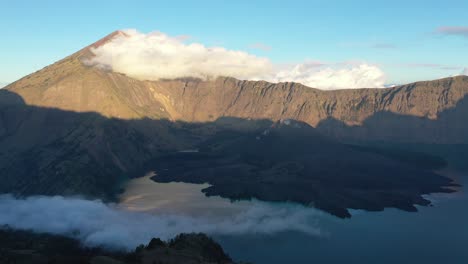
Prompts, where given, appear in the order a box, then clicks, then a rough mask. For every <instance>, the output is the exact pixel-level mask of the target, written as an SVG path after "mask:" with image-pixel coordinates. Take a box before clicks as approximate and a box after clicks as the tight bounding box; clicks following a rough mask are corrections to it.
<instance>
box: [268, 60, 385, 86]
mask: <svg viewBox="0 0 468 264" xmlns="http://www.w3.org/2000/svg"><path fill="white" fill-rule="evenodd" d="M273 80H274V81H276V82H287V81H292V82H298V83H302V84H305V85H307V86H310V87H318V88H322V89H326V90H333V89H343V88H348V89H353V88H376V87H377V88H382V87H384V84H385V80H386V78H385V74H384V72H383V71H382V70H381V69H380V68H378V67H377V66H373V65H369V64H358V65H346V64H345V65H342V64H336V65H323V66H322V65H317V64H315V63H312V64H310V63H303V64H298V65H295V66H293V67H292V68H290V69H285V70H280V71H279V72H278V73H277V74H276V75H275V77H274V78H273Z"/></svg>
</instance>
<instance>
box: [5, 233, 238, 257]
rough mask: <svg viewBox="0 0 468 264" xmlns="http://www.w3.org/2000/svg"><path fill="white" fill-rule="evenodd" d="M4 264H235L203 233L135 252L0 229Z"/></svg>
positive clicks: (152, 244)
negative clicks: (92, 246) (87, 245)
mask: <svg viewBox="0 0 468 264" xmlns="http://www.w3.org/2000/svg"><path fill="white" fill-rule="evenodd" d="M0 263H2V264H18V263H25V264H26V263H27V264H43V263H57V264H62V263H63V264H74V263H76V264H78V263H79V264H83V263H89V264H152V263H160V264H190V263H194V264H195V263H200V264H215V263H216V264H234V262H233V261H232V260H231V258H230V257H229V256H228V255H227V254H226V253H225V252H224V250H223V249H222V248H221V246H220V245H219V244H218V243H216V242H215V241H213V240H212V239H211V238H209V237H208V236H206V235H204V234H180V235H178V236H177V237H175V238H174V239H171V240H170V241H167V242H166V241H162V240H160V239H158V238H153V239H152V240H151V241H150V243H149V244H148V245H141V246H139V247H138V248H136V250H135V251H133V252H128V253H125V252H118V251H113V250H109V249H103V248H89V247H84V246H83V245H81V244H80V242H79V241H77V240H74V239H72V238H68V237H63V236H58V235H48V234H35V233H32V232H29V231H18V230H11V229H8V228H5V227H2V228H1V229H0Z"/></svg>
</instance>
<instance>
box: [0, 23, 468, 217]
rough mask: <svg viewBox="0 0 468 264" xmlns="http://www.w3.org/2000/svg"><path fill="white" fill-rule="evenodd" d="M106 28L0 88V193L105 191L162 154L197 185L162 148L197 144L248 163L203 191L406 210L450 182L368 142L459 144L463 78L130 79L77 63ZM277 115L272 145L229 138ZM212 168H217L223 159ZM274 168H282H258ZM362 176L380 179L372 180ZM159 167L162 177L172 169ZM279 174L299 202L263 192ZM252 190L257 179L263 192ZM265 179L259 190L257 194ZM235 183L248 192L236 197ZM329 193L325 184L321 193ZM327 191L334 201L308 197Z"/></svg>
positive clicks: (464, 110)
mask: <svg viewBox="0 0 468 264" xmlns="http://www.w3.org/2000/svg"><path fill="white" fill-rule="evenodd" d="M118 34H119V32H115V33H112V34H110V35H109V36H107V37H105V38H103V39H102V40H99V41H98V42H96V43H94V44H92V45H90V46H88V47H86V48H84V49H82V50H80V51H78V52H77V53H75V54H72V55H70V56H69V57H66V58H65V59H63V60H61V61H58V62H56V63H54V64H52V65H50V66H47V67H45V68H44V69H42V70H39V71H37V72H35V73H32V74H30V75H28V76H26V77H24V78H22V79H20V80H18V81H16V82H14V83H12V84H10V85H8V86H7V87H5V88H4V89H2V90H0V181H1V184H0V192H16V193H19V194H82V195H89V196H92V197H100V198H104V199H109V200H112V199H115V195H116V193H118V191H119V188H120V186H121V184H122V183H123V182H125V180H126V179H128V177H133V176H141V175H143V174H144V172H145V171H146V170H151V169H155V168H158V167H160V166H161V164H166V165H167V166H173V165H174V164H179V165H181V166H182V167H186V168H188V169H190V170H191V172H192V173H189V174H191V177H192V178H184V179H183V180H185V181H191V182H198V181H199V179H200V177H201V176H200V175H198V174H197V173H195V168H193V167H191V166H192V165H193V164H192V165H190V164H187V163H183V164H181V162H183V161H184V160H183V159H182V160H181V159H179V158H178V156H177V155H176V158H177V162H176V163H173V162H170V163H169V162H167V158H168V157H169V156H171V155H173V153H178V151H181V150H186V149H194V148H200V147H203V146H210V148H209V149H208V150H205V151H209V153H208V152H203V153H202V154H204V155H207V156H205V157H207V158H206V159H203V161H204V162H205V163H203V166H201V167H203V168H207V167H210V165H209V164H211V163H210V162H220V160H219V159H213V155H218V156H219V155H225V154H226V153H228V154H226V156H224V158H225V157H231V158H232V159H231V160H230V162H231V165H232V164H235V165H236V166H241V167H242V168H244V169H246V170H247V171H242V170H240V171H239V173H241V174H238V175H232V177H231V178H229V179H226V178H225V179H224V182H222V183H221V182H219V181H218V182H217V183H218V184H219V185H218V186H222V188H223V190H222V191H221V189H216V191H214V192H213V194H223V195H224V196H226V197H231V198H233V197H235V198H247V197H259V198H261V199H265V200H295V201H298V202H302V203H307V204H311V205H315V206H317V207H319V208H322V209H324V210H327V211H329V212H331V213H334V214H336V215H339V216H342V217H345V216H349V215H348V213H347V211H346V208H367V209H372V210H380V209H382V208H383V207H388V206H392V207H399V208H402V209H407V210H414V207H413V206H412V205H413V204H427V201H425V200H424V199H422V198H421V196H420V195H421V194H424V193H429V192H433V191H447V189H445V188H444V187H448V186H451V185H452V183H451V181H450V180H448V179H446V178H443V177H441V176H439V175H437V174H435V173H433V172H431V170H432V169H435V168H436V167H439V165H440V166H442V165H441V164H444V162H443V161H441V160H439V159H437V158H435V157H429V156H427V155H420V154H415V153H410V154H408V153H406V152H403V151H402V152H399V153H397V154H395V152H394V151H393V152H392V151H389V150H388V149H385V150H383V149H381V148H374V147H369V144H370V143H372V142H384V143H388V144H406V143H411V144H415V143H418V144H468V123H467V122H465V121H466V116H467V114H468V99H467V97H466V95H467V94H468V77H467V76H457V77H452V78H445V79H440V80H435V81H429V82H418V83H412V84H408V85H402V86H396V87H393V88H384V89H353V90H335V91H322V90H318V89H313V88H310V87H306V86H304V85H301V84H298V83H276V84H275V83H268V82H265V81H244V80H237V79H234V78H230V77H219V78H216V79H214V80H200V79H193V78H183V79H176V80H159V81H141V80H136V79H133V78H130V77H127V76H125V75H123V74H119V73H115V72H112V71H110V70H108V69H103V68H100V67H93V66H87V65H85V64H84V63H83V61H85V60H87V59H89V58H91V57H92V56H93V53H92V51H91V49H90V48H91V47H97V46H99V45H103V44H104V43H106V42H107V41H109V40H111V39H112V38H113V37H114V36H116V35H118ZM285 120H292V121H293V122H295V124H301V125H300V126H301V128H299V130H301V132H294V133H292V134H291V136H290V137H289V136H288V137H283V136H280V137H277V138H276V139H275V140H274V141H273V142H272V145H271V146H273V147H272V148H268V147H267V146H263V145H262V146H260V145H259V146H258V149H256V150H255V151H254V152H249V151H247V148H245V149H239V148H238V146H249V144H254V143H256V142H257V141H256V140H255V138H256V137H257V136H259V133H260V134H261V133H262V132H263V131H267V129H271V128H272V127H273V128H274V127H276V128H277V124H278V122H280V123H281V122H284V121H285ZM274 131H276V130H275V129H274ZM280 131H283V130H280ZM288 133H289V132H288ZM223 135H230V136H223ZM252 137H253V139H252ZM291 138H292V139H294V138H296V139H298V140H299V141H291ZM215 140H217V141H216V142H215ZM301 140H303V141H301ZM232 142H242V144H241V143H239V144H240V145H232ZM300 142H303V143H304V144H301V143H300ZM216 144H219V146H218V147H216ZM275 144H277V145H275ZM288 144H292V145H294V146H295V147H294V148H292V149H288V151H286V152H285V153H290V154H291V155H288V157H285V159H287V158H288V159H289V160H288V162H290V163H291V164H294V166H292V167H291V166H289V165H288V164H283V165H284V166H283V165H281V166H279V167H275V165H278V164H279V163H278V162H280V161H277V160H276V159H277V158H279V157H282V156H281V155H280V154H281V152H283V151H285V149H284V148H287V147H288ZM349 144H353V146H350V145H349ZM354 144H359V145H362V144H364V145H365V147H363V146H359V147H358V146H354ZM234 146H235V147H234ZM250 146H252V145H250ZM275 146H276V148H275ZM295 150H298V151H300V153H301V154H300V155H299V154H297V152H295ZM252 151H253V150H252ZM272 151H274V152H273V153H274V154H271V153H272ZM295 153H296V154H297V155H296V154H295ZM370 153H371V154H370ZM267 154H271V155H267ZM249 155H250V156H249ZM239 157H241V158H240V159H239ZM246 157H252V159H253V161H252V162H253V163H252V162H251V164H248V163H249V162H250V161H249V160H248V159H247V160H246ZM262 157H265V158H262ZM309 159H314V162H319V161H320V163H313V162H311V164H316V165H317V166H321V167H320V170H318V169H317V168H312V167H308V168H307V169H306V170H305V171H304V168H305V167H304V164H307V162H309ZM262 160H263V161H262ZM225 161H226V160H223V161H222V162H225ZM415 161H420V162H415ZM429 161H431V162H429ZM232 162H234V163H232ZM262 162H264V163H262ZM223 164H224V165H223V166H224V169H226V167H225V166H227V165H229V164H228V163H223ZM239 164H241V165H239ZM246 164H247V165H249V166H250V167H245V166H244V165H246ZM265 164H269V165H268V166H270V167H268V166H267V165H265ZM333 164H340V165H339V166H335V165H333ZM434 164H435V165H434ZM223 166H221V167H223ZM265 166H266V167H265ZM215 167H216V166H215ZM228 167H229V166H228ZM273 168H275V169H278V170H282V171H283V172H284V173H279V174H278V173H273V174H271V173H267V172H266V171H268V170H270V169H273ZM288 168H289V169H288ZM370 168H371V169H370ZM389 168H391V169H390V170H389ZM389 171H390V172H392V174H391V175H389V173H388V172H389ZM221 172H222V170H221V171H220V173H221ZM242 173H243V174H242ZM262 173H263V174H262ZM161 174H162V173H161ZM195 174H197V175H198V176H197V175H195ZM246 175H248V176H249V177H257V178H256V179H255V180H252V182H254V183H255V185H252V184H250V185H249V186H248V188H247V187H246V185H245V183H246V178H245V177H246ZM261 175H263V176H261ZM272 175H276V176H275V177H276V178H275V180H271V179H272V178H271V177H272ZM325 175H328V176H327V177H325ZM344 175H348V177H347V178H346V179H344V178H343V177H344ZM373 175H379V176H378V177H380V178H378V179H379V181H380V182H383V183H382V185H379V184H377V182H378V181H376V179H377V178H372V176H373ZM169 176H170V177H171V178H169ZM244 176H245V177H244ZM384 176H385V177H384ZM166 177H167V178H166V180H173V179H174V178H172V177H176V175H166ZM177 177H182V176H181V175H179V176H177ZM177 177H176V178H177ZM187 177H188V176H187ZM197 177H198V178H197ZM262 177H263V178H262ZM376 177H377V176H376ZM392 177H393V178H392ZM236 179H242V180H241V181H240V180H239V181H238V180H236ZM252 179H253V178H252ZM267 179H269V180H267ZM298 179H300V180H298ZM386 179H387V180H386ZM177 180H181V178H177ZM209 180H210V181H216V179H209ZM268 181H269V183H268V184H266V183H265V182H268ZM285 181H286V182H288V183H290V184H291V186H297V184H299V183H301V184H302V186H303V188H305V189H303V190H301V191H302V192H307V191H308V190H312V189H314V190H317V192H316V193H315V194H314V195H312V196H307V198H304V196H303V195H299V194H298V193H297V192H290V191H285V192H284V196H281V197H271V195H270V193H272V192H271V190H277V188H279V187H278V186H279V185H275V184H277V183H279V182H281V183H284V182H285ZM212 183H213V182H212ZM227 183H229V185H226V184H227ZM384 183H385V184H388V185H387V186H384V185H385V184H384ZM304 184H305V185H304ZM307 184H309V185H307ZM340 184H342V185H340ZM333 185H334V186H335V187H333V188H332V186H333ZM230 186H232V189H233V190H234V189H236V188H237V189H236V190H237V191H236V192H235V194H233V193H232V192H231V191H226V188H228V189H229V188H230ZM252 186H254V187H255V188H253V187H252ZM258 186H263V187H264V190H263V191H262V195H260V194H259V193H260V191H259V190H258ZM268 186H272V187H271V188H272V189H271V190H265V188H268ZM307 186H309V187H310V189H307ZM395 186H397V187H395ZM244 187H246V188H247V189H246V190H248V191H246V193H245V194H242V195H239V191H240V190H243V189H242V188H244ZM263 187H262V188H263ZM214 188H216V185H215V186H214ZM249 188H250V189H249ZM294 188H296V187H291V189H289V190H293V189H294ZM296 189H297V188H296ZM382 189H388V190H382ZM390 190H393V191H390ZM212 191H213V190H212ZM330 191H333V192H335V195H334V197H333V198H330V193H331V192H330ZM366 192H367V194H364V193H366ZM208 193H211V191H208ZM358 193H359V194H358ZM357 194H358V195H357ZM368 194H372V195H371V196H370V195H368ZM351 197H353V198H351ZM301 199H305V200H301ZM326 199H328V200H329V201H333V203H332V204H323V203H321V202H320V201H322V202H323V201H325V200H326ZM344 201H346V202H344ZM350 201H352V202H350ZM371 201H372V203H373V204H372V203H371ZM374 201H375V202H374ZM321 204H322V205H321Z"/></svg>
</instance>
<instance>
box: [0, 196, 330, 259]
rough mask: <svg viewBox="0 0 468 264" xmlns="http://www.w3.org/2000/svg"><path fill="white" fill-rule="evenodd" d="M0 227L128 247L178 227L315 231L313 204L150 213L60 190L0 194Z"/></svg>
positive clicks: (205, 230)
mask: <svg viewBox="0 0 468 264" xmlns="http://www.w3.org/2000/svg"><path fill="white" fill-rule="evenodd" d="M0 212H1V213H0V227H1V226H2V225H8V226H9V227H11V228H14V229H22V230H32V231H34V232H38V233H51V234H61V235H65V236H69V237H74V238H77V239H80V240H81V241H82V242H83V243H84V244H85V245H87V246H104V247H108V248H114V249H124V250H133V249H134V248H135V247H136V246H138V245H139V244H146V243H148V242H149V240H150V239H151V238H153V237H159V238H161V239H165V240H166V239H170V238H172V237H174V236H175V235H177V234H179V233H188V232H203V233H208V234H246V233H264V234H265V233H266V234H270V233H276V232H282V231H288V230H289V231H299V232H304V233H307V234H310V235H320V229H318V228H317V226H316V224H317V223H316V218H317V216H320V215H322V213H321V212H319V211H318V210H316V209H313V208H306V207H304V206H300V205H285V204H281V205H275V204H270V203H265V202H260V201H255V203H254V204H253V205H252V206H251V207H249V208H248V209H247V210H246V211H242V212H240V213H238V214H236V215H233V216H231V217H229V218H216V217H207V216H204V217H194V216H186V215H180V214H178V215H176V214H172V215H169V214H164V215H163V214H160V215H152V214H148V213H142V212H133V211H128V210H125V209H123V208H120V207H119V206H117V205H112V204H104V203H102V202H101V201H99V200H95V201H90V200H84V199H79V198H65V197H61V196H54V197H47V196H34V197H29V198H25V199H17V198H14V197H13V196H11V195H0Z"/></svg>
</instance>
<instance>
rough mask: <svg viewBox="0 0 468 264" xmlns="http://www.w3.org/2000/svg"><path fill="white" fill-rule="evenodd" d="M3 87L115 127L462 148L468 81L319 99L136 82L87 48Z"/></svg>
mask: <svg viewBox="0 0 468 264" xmlns="http://www.w3.org/2000/svg"><path fill="white" fill-rule="evenodd" d="M121 34H125V33H123V32H120V31H116V32H114V33H112V34H110V35H109V36H107V37H105V38H103V39H101V40H99V41H98V42H96V43H94V44H92V45H90V46H88V47H86V48H84V49H82V50H80V51H78V52H77V53H75V54H73V55H71V56H69V57H67V58H65V59H63V60H61V61H59V62H57V63H54V64H53V65H50V66H48V67H46V68H44V69H42V70H40V71H38V72H36V73H33V74H31V75H28V76H26V77H24V78H22V79H21V80H19V81H17V82H15V83H13V84H11V85H9V86H7V87H6V89H7V90H9V91H11V92H13V93H16V94H18V95H20V96H21V97H22V99H23V100H24V101H25V103H26V104H28V105H33V106H39V107H52V108H59V109H62V110H69V111H74V112H97V113H99V114H101V115H103V116H105V117H114V118H119V119H127V120H128V119H141V118H151V119H170V120H181V121H187V122H207V121H214V120H216V119H218V118H220V117H226V116H229V117H239V118H245V119H270V120H272V121H277V120H280V119H285V118H290V119H296V120H300V121H304V122H306V123H308V124H310V125H311V126H313V127H316V128H318V129H319V130H320V131H322V132H324V133H326V134H328V135H333V136H336V137H339V138H342V139H350V140H387V141H400V142H408V141H411V142H414V141H417V142H425V143H468V136H466V135H467V134H468V133H467V132H468V124H466V125H465V124H464V123H465V122H463V118H464V117H463V116H464V115H465V113H467V111H468V110H467V106H466V104H467V103H466V102H465V99H466V98H465V96H466V95H467V94H468V77H467V76H457V77H452V78H445V79H440V80H435V81H426V82H417V83H413V84H408V85H403V86H398V87H394V88H387V89H353V90H336V91H322V90H318V89H313V88H310V87H306V86H304V85H301V84H298V83H277V84H274V83H268V82H265V81H242V80H237V79H234V78H228V77H220V78H217V79H214V80H207V81H203V80H198V79H193V78H192V79H191V78H187V79H178V80H160V81H141V80H136V79H132V78H129V77H127V76H125V75H123V74H118V73H114V72H112V71H109V70H106V69H102V68H99V67H96V66H87V65H85V63H84V62H86V60H88V59H89V58H91V57H92V56H93V53H92V51H91V48H92V47H97V46H100V45H103V44H104V43H106V42H107V41H109V40H111V39H112V38H113V37H114V36H116V35H121Z"/></svg>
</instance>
